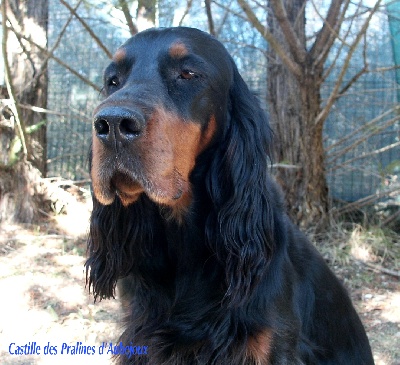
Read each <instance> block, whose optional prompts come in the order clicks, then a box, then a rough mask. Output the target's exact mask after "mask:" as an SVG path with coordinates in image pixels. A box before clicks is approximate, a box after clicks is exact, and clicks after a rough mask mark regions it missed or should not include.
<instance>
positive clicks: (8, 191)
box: [0, 0, 48, 223]
mask: <svg viewBox="0 0 400 365" xmlns="http://www.w3.org/2000/svg"><path fill="white" fill-rule="evenodd" d="M3 1H6V0H3ZM2 6H4V7H3V8H2V10H3V11H2V14H3V19H2V22H3V24H6V19H4V16H5V17H6V18H7V20H8V22H9V24H11V28H12V29H13V30H15V33H14V32H13V31H12V30H8V31H7V32H5V33H4V34H7V35H8V36H7V38H6V42H5V43H4V45H5V48H6V49H5V50H3V53H6V55H5V56H6V57H5V58H6V59H7V63H8V64H9V65H10V68H9V69H10V71H11V75H8V76H9V77H10V80H8V82H11V83H12V85H13V92H12V94H15V95H13V97H15V99H16V102H17V103H18V104H19V106H20V113H18V114H20V115H19V116H18V117H17V116H16V115H14V114H13V111H12V108H11V109H10V108H8V107H5V108H2V115H1V116H0V223H4V222H23V223H32V222H35V221H37V220H38V209H39V207H40V206H41V205H42V200H41V198H42V196H41V194H40V189H41V187H40V183H39V181H40V178H41V176H42V175H44V174H45V172H46V125H45V117H44V114H39V113H35V112H34V111H33V110H32V107H41V108H45V107H46V101H47V60H46V59H45V58H44V55H42V54H41V53H40V51H39V50H38V49H36V48H35V47H33V46H31V45H30V43H28V42H26V41H23V40H22V39H18V37H17V36H16V33H20V34H23V35H24V36H27V37H30V38H31V39H32V40H34V41H35V42H36V43H38V44H40V45H42V46H43V47H46V46H47V19H48V3H47V0H43V1H36V0H25V1H17V0H8V1H6V2H5V3H3V4H2ZM3 30H4V28H3ZM21 45H22V46H21ZM4 94H5V95H4V99H7V98H10V95H8V94H7V93H6V92H5V93H4ZM9 103H12V98H10V100H9ZM5 104H6V105H7V101H6V102H5ZM18 118H20V119H21V120H22V121H23V123H24V125H25V126H26V128H24V129H25V131H24V132H27V133H29V139H28V140H29V150H30V151H31V152H32V153H31V154H28V157H29V159H27V158H26V157H27V156H26V155H24V153H23V148H21V141H22V140H23V139H22V138H21V134H20V133H21V131H20V132H19V133H17V128H16V125H17V124H18ZM21 124H22V123H21Z"/></svg>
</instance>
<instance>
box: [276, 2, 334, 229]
mask: <svg viewBox="0 0 400 365" xmlns="http://www.w3.org/2000/svg"><path fill="white" fill-rule="evenodd" d="M283 3H284V6H285V9H286V12H287V16H288V19H289V21H290V23H291V25H292V27H293V28H294V31H295V33H296V35H297V37H298V39H299V41H300V43H301V45H302V46H303V47H304V49H305V48H306V44H305V12H304V3H305V0H284V1H283ZM268 24H269V30H270V32H271V33H272V34H273V36H274V37H275V38H276V39H277V40H278V42H279V43H280V44H281V45H282V46H283V48H284V49H285V50H286V51H287V54H290V51H289V49H288V48H289V46H288V45H287V43H286V39H285V37H284V35H283V33H282V31H281V28H280V26H279V24H278V21H277V19H276V18H275V16H274V14H273V13H272V11H270V12H269V15H268ZM311 61H312V60H307V59H306V61H305V64H303V65H302V71H303V72H302V75H301V76H300V77H299V76H295V75H294V74H293V72H291V71H290V70H288V68H287V67H286V66H285V65H284V64H283V63H282V61H281V59H280V58H279V56H278V55H277V54H276V52H275V51H274V50H273V49H272V47H270V48H269V50H268V91H269V95H268V103H269V112H270V121H271V125H272V128H273V130H274V133H275V136H276V142H275V161H276V163H277V168H276V178H277V180H278V182H279V183H280V184H281V186H282V188H283V190H284V192H285V196H286V202H287V206H288V212H289V214H290V215H291V217H292V219H293V220H294V221H295V222H296V223H297V224H299V225H301V226H303V227H305V228H307V227H310V226H313V227H315V226H316V224H317V226H318V227H317V228H320V229H321V228H323V227H324V226H325V224H326V223H327V212H328V209H329V199H328V188H327V183H326V178H325V158H324V147H323V136H322V132H323V131H322V129H323V124H322V123H320V124H317V123H316V119H317V118H316V117H317V115H318V114H319V112H320V108H321V106H320V105H321V97H320V85H321V82H322V68H321V69H313V66H312V64H313V62H311ZM297 62H298V61H297Z"/></svg>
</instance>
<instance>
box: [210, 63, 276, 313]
mask: <svg viewBox="0 0 400 365" xmlns="http://www.w3.org/2000/svg"><path fill="white" fill-rule="evenodd" d="M224 134H225V135H224V136H223V138H222V142H221V143H220V144H219V146H218V148H217V151H216V153H215V155H214V157H213V160H212V166H211V168H210V170H209V172H208V176H207V182H206V183H207V189H208V193H209V195H210V197H211V200H212V202H213V206H214V210H213V212H212V213H211V214H210V216H209V217H208V220H207V229H206V234H207V236H208V244H209V245H210V246H211V248H212V249H213V250H214V251H215V253H216V255H217V257H218V259H219V260H220V262H221V263H222V265H224V266H225V273H226V281H227V282H226V285H227V291H226V296H225V300H227V301H228V302H229V303H230V304H231V305H232V306H237V305H240V303H241V302H243V301H245V300H246V299H247V298H248V297H249V296H250V295H251V293H252V292H253V289H254V288H255V286H256V285H257V283H258V282H259V279H260V278H261V276H262V275H263V273H265V270H266V267H267V265H268V262H269V260H270V258H271V255H272V254H273V252H274V248H275V239H274V235H273V232H274V223H275V217H274V212H273V209H272V207H271V203H272V202H271V200H273V199H275V197H274V196H271V195H272V194H273V192H271V191H269V190H268V189H269V188H268V185H269V184H272V185H273V186H272V189H273V190H275V189H276V188H275V186H274V184H273V183H272V182H271V181H270V178H269V177H268V168H269V161H270V149H271V137H272V132H271V130H270V127H269V124H268V120H267V117H266V114H265V113H264V111H263V110H262V108H261V107H260V104H259V102H258V100H257V98H256V97H255V96H254V95H253V94H252V93H251V92H250V90H249V89H248V87H247V85H246V83H245V82H244V81H243V79H242V78H241V76H240V75H239V73H238V71H237V69H236V66H234V82H233V85H232V87H231V90H230V108H229V116H228V124H227V126H226V131H225V133H224Z"/></svg>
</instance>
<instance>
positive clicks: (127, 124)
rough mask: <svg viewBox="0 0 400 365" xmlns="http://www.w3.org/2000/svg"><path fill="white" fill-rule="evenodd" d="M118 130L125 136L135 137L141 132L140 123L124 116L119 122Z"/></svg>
mask: <svg viewBox="0 0 400 365" xmlns="http://www.w3.org/2000/svg"><path fill="white" fill-rule="evenodd" d="M119 131H120V133H121V135H122V136H125V137H128V138H129V137H131V138H132V137H137V136H139V135H140V133H141V125H140V123H139V122H138V121H136V120H135V119H133V118H124V119H122V120H121V122H120V124H119Z"/></svg>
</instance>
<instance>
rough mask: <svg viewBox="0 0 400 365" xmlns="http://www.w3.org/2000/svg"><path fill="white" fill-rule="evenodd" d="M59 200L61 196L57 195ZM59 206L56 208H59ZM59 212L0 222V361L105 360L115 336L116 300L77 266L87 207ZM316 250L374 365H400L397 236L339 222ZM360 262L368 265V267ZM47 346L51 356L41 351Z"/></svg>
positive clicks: (68, 205)
mask: <svg viewBox="0 0 400 365" xmlns="http://www.w3.org/2000/svg"><path fill="white" fill-rule="evenodd" d="M64 200H65V199H64ZM58 207H60V205H58ZM61 211H63V212H64V214H60V215H58V216H55V217H54V218H52V219H51V220H49V221H47V222H43V224H41V225H38V226H5V225H3V226H0V292H1V293H3V296H2V300H1V301H0V344H1V345H0V358H1V363H2V364H5V365H15V364H24V365H29V364H37V365H42V364H60V365H62V364H71V363H76V364H108V363H110V358H109V356H107V355H106V354H104V355H99V354H98V347H99V346H100V345H101V344H102V343H103V342H107V343H109V342H113V343H115V341H117V339H118V334H119V333H120V332H121V330H120V328H119V324H118V323H119V321H120V319H121V318H120V317H121V314H120V311H119V305H118V302H117V301H116V300H107V301H103V302H100V303H96V304H94V303H93V297H92V296H90V295H89V294H88V292H87V290H86V289H85V275H84V271H83V263H84V261H85V249H86V248H85V245H86V244H85V238H84V237H85V235H86V230H87V222H88V219H89V212H90V206H89V205H87V204H86V203H85V202H84V201H80V202H78V201H76V200H71V199H69V198H68V199H66V200H65V201H63V202H62V203H61ZM317 246H318V248H319V249H320V251H321V252H322V253H323V255H324V257H325V258H326V259H327V260H328V261H329V262H330V264H331V266H332V268H333V269H334V270H335V271H336V273H337V275H338V276H339V277H340V278H342V280H343V281H344V282H345V285H346V286H347V287H348V288H349V291H350V293H351V295H352V298H353V301H354V303H355V305H356V307H357V309H358V311H359V313H360V316H361V318H362V320H363V322H364V324H365V326H366V329H367V332H368V336H369V338H370V341H371V345H372V347H373V351H374V356H375V360H376V364H377V365H399V364H400V284H399V278H398V277H396V276H393V275H387V274H385V273H383V272H381V271H379V270H377V269H376V268H386V269H391V270H394V271H399V270H400V266H399V260H400V241H399V236H398V235H395V234H393V233H391V232H385V231H382V230H379V229H370V230H365V229H363V228H362V227H360V226H357V225H348V224H338V225H336V227H335V228H334V229H332V230H331V232H330V233H329V235H328V236H325V237H324V238H323V239H321V237H319V238H318V243H317ZM365 263H368V264H372V265H375V266H374V267H375V269H372V268H371V267H370V266H367V265H366V264H365ZM32 342H36V344H37V345H39V346H41V355H21V356H18V355H10V354H9V346H10V344H11V343H15V344H17V345H25V344H29V343H32ZM77 342H78V343H79V342H81V345H82V346H94V347H95V350H96V355H71V353H69V354H66V353H65V351H64V354H61V348H62V345H63V344H67V345H75V344H76V343H77ZM47 344H50V345H52V346H57V350H58V352H57V354H56V355H50V354H47V355H44V354H43V351H44V348H45V346H46V345H47Z"/></svg>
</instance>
